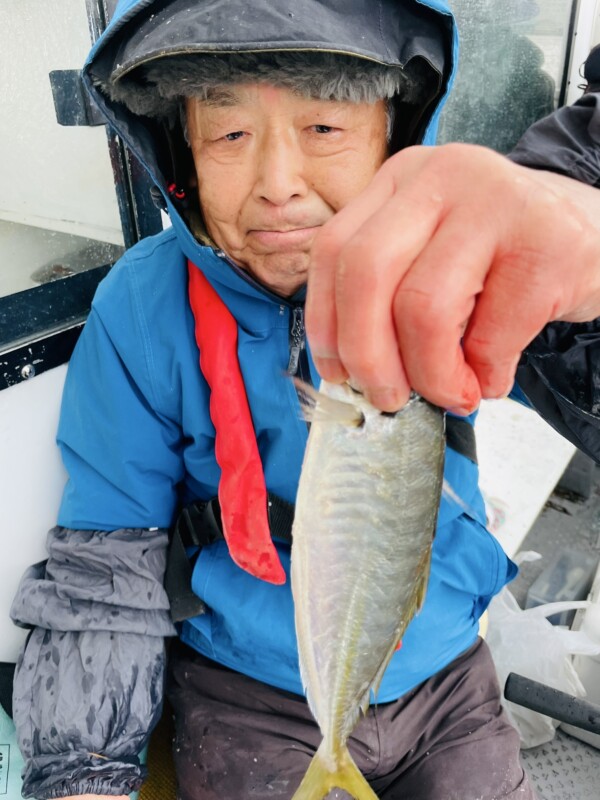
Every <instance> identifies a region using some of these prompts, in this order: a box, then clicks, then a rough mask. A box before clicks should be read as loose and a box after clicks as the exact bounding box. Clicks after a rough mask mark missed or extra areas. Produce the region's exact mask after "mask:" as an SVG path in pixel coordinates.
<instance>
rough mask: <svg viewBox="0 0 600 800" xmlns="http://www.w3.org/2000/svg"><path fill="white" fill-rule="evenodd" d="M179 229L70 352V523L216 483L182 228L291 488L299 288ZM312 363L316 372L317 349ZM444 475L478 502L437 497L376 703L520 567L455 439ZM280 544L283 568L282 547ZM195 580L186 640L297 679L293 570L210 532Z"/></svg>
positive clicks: (299, 440) (273, 472) (272, 676)
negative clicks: (230, 322) (278, 291)
mask: <svg viewBox="0 0 600 800" xmlns="http://www.w3.org/2000/svg"><path fill="white" fill-rule="evenodd" d="M177 228H178V224H177V223H176V225H175V227H174V229H172V230H169V231H166V232H165V233H163V234H160V235H159V236H156V237H153V238H151V239H147V240H145V241H143V242H141V243H140V244H138V245H137V246H136V247H135V248H133V249H132V250H131V251H129V253H128V254H126V256H125V257H124V258H123V259H122V260H121V262H120V263H119V264H118V265H117V266H116V267H115V268H114V269H113V270H112V271H111V273H110V275H109V276H108V277H107V278H106V279H105V280H104V282H103V283H102V285H101V287H100V289H99V290H98V293H97V295H96V298H95V300H94V304H93V309H92V314H91V315H90V318H89V320H88V323H87V326H86V329H85V332H84V335H83V336H82V338H81V340H80V343H79V345H78V347H77V349H76V352H75V354H74V356H73V359H72V361H71V365H70V369H69V376H68V379H67V383H66V388H65V394H64V400H63V409H62V416H61V423H60V428H59V434H58V441H59V444H60V446H61V449H62V453H63V458H64V461H65V464H66V467H67V470H68V472H69V476H70V477H69V482H68V485H67V488H66V491H65V495H64V499H63V503H62V507H61V510H60V514H59V524H60V525H62V526H64V527H67V528H76V529H101V530H113V529H118V528H123V527H129V528H150V527H156V526H158V527H166V526H168V525H169V524H170V523H171V521H172V520H173V516H174V514H175V513H176V510H177V508H178V506H179V505H180V504H181V503H186V502H189V501H192V500H194V499H205V500H206V499H210V498H211V497H214V496H215V495H216V494H217V490H218V480H219V467H218V465H217V463H216V460H215V454H214V428H213V424H212V422H211V419H210V416H209V410H208V401H209V389H208V387H207V384H206V382H205V380H204V378H203V376H202V374H201V372H200V369H199V365H198V360H199V353H198V349H197V346H196V343H195V340H194V324H193V317H192V313H191V310H190V307H189V302H188V298H187V265H186V259H185V255H184V253H183V252H182V249H181V238H183V239H184V241H185V244H184V247H185V250H186V253H187V255H188V256H189V257H191V258H192V257H193V261H194V263H195V264H196V265H197V268H199V269H201V270H202V271H203V273H204V274H205V275H206V277H207V278H208V279H209V281H210V282H211V284H212V286H213V287H214V288H215V289H216V290H217V292H218V293H219V295H220V296H221V298H222V299H223V300H224V302H225V303H226V305H227V307H228V308H229V310H230V311H231V312H232V313H233V315H234V316H235V318H236V320H237V321H238V330H239V346H238V357H239V362H240V367H241V371H242V374H243V377H244V381H245V386H246V390H247V394H248V400H249V405H250V409H251V414H252V420H253V423H254V428H255V431H256V437H257V441H258V445H259V451H260V456H261V460H262V463H263V468H264V473H265V479H266V484H267V489H268V490H269V491H271V492H273V493H275V494H277V495H278V496H280V497H282V498H283V499H285V500H288V501H289V502H294V499H295V495H296V489H297V484H298V479H299V475H300V468H301V464H302V457H303V452H304V447H305V443H306V438H307V428H306V424H305V423H304V422H303V420H302V418H301V413H300V407H299V402H298V398H297V395H296V390H295V388H294V385H293V383H292V382H291V381H290V379H289V377H287V376H286V374H285V370H286V367H287V364H288V361H289V357H290V353H289V330H290V322H291V321H290V317H291V309H292V306H293V305H294V303H293V301H291V302H286V301H283V300H281V298H278V297H276V296H275V295H270V294H269V293H268V292H265V291H264V290H263V289H261V288H260V287H259V286H254V285H252V283H251V282H250V281H249V280H248V278H247V277H246V276H245V275H243V274H242V273H240V272H239V271H238V270H237V269H236V268H234V267H232V266H231V265H230V263H229V262H228V261H227V259H226V258H225V257H224V256H223V255H218V254H217V253H215V251H214V250H212V249H211V248H209V247H202V246H200V245H198V244H197V243H195V242H193V241H191V240H189V241H188V240H187V237H186V235H185V230H177ZM311 372H312V378H313V381H314V382H315V383H317V382H318V376H317V374H316V372H315V370H314V366H313V365H312V364H311ZM106 387H110V390H111V391H110V394H108V395H107V391H106ZM92 420H93V424H90V423H91V421H92ZM231 435H232V436H235V431H232V432H231ZM446 479H447V480H448V482H449V483H450V485H451V486H452V487H454V490H455V491H456V492H457V493H458V494H459V496H460V497H461V498H462V499H463V500H464V502H465V504H466V505H467V507H468V508H469V509H471V510H472V511H471V514H472V515H468V514H467V513H465V512H463V510H462V509H461V508H460V507H459V506H458V505H456V504H455V503H453V502H452V501H448V500H446V499H445V498H444V499H443V501H442V505H441V508H440V514H439V522H438V530H437V534H436V539H435V543H434V548H433V563H432V569H431V579H430V584H429V590H428V593H427V599H426V602H425V605H424V608H423V610H422V611H421V613H420V614H419V615H418V617H417V618H416V619H415V620H414V621H413V623H411V625H410V627H409V629H408V631H407V634H406V636H405V638H404V643H403V647H402V649H401V650H400V651H399V652H398V653H397V654H396V655H395V656H394V658H393V660H392V663H391V665H390V667H389V668H388V670H387V672H386V675H385V677H384V680H383V682H382V685H381V689H380V692H379V695H378V699H379V701H380V702H386V701H389V700H392V699H396V698H397V697H399V696H400V695H402V694H404V693H405V692H406V691H408V690H409V689H411V688H412V687H413V686H415V685H416V684H418V683H420V682H421V681H423V680H425V679H426V678H428V677H429V676H430V675H432V674H434V673H435V672H437V671H438V670H439V669H441V668H442V667H444V666H445V665H446V664H447V663H448V662H449V661H451V660H452V659H453V658H455V657H456V656H458V655H459V654H460V653H461V652H462V651H463V650H465V649H466V648H467V647H469V646H470V645H471V644H472V643H473V641H474V639H475V637H476V636H477V630H478V619H479V616H480V614H481V613H482V611H483V610H484V609H485V607H486V606H487V604H488V602H489V600H490V599H491V597H492V596H493V595H494V594H495V593H496V592H497V591H498V590H499V589H500V588H501V587H502V586H504V584H505V583H506V581H507V580H509V579H510V578H511V577H512V576H513V575H514V567H513V566H512V564H511V563H510V562H509V561H508V559H507V558H506V556H505V555H504V553H503V552H502V550H501V548H500V546H499V544H498V543H497V542H496V540H495V539H494V537H493V536H492V535H491V534H490V533H488V531H487V530H486V528H485V511H484V507H483V502H482V500H481V495H480V494H479V491H478V489H477V467H476V465H475V464H473V463H472V462H471V461H469V460H468V459H467V458H465V457H464V456H461V455H459V454H457V453H456V452H454V451H452V450H450V449H448V450H447V456H446ZM278 547H279V551H280V556H281V560H282V562H283V564H284V565H285V567H286V570H287V569H288V568H289V547H288V546H287V545H285V544H279V545H278ZM193 588H194V591H195V592H196V593H197V594H199V595H200V597H202V599H203V600H204V601H205V602H206V604H207V606H208V608H209V611H208V613H207V614H205V615H202V616H199V617H196V618H194V619H192V620H190V621H188V622H186V623H184V625H183V630H182V632H181V635H182V638H183V639H184V640H185V641H186V642H187V643H188V644H190V645H192V646H193V647H195V648H196V649H198V650H199V651H200V652H202V653H203V654H204V655H206V656H208V657H209V658H212V659H215V660H217V661H219V662H221V663H223V664H225V665H227V666H229V667H231V668H233V669H236V670H238V671H240V672H244V673H246V674H247V675H250V676H251V677H253V678H257V679H258V680H262V681H265V682H267V683H270V684H272V685H274V686H278V687H280V688H283V689H287V690H289V691H294V692H297V693H302V684H301V682H300V676H299V673H298V664H297V653H296V641H295V634H294V621H293V609H292V598H291V592H290V585H289V581H288V582H287V583H286V584H285V585H284V586H273V585H271V584H267V583H265V582H262V581H260V580H258V579H256V578H253V577H252V576H250V575H249V574H247V573H246V572H244V571H243V570H241V569H240V568H239V567H237V566H236V565H235V564H234V563H233V561H232V560H231V559H230V557H229V555H228V552H227V548H226V546H225V544H224V543H217V544H215V545H212V546H211V547H207V548H204V549H203V550H202V552H201V554H200V558H199V560H198V561H197V563H196V566H195V569H194V575H193Z"/></svg>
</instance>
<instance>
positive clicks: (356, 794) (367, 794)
mask: <svg viewBox="0 0 600 800" xmlns="http://www.w3.org/2000/svg"><path fill="white" fill-rule="evenodd" d="M322 749H323V744H321V747H319V749H318V750H317V752H316V754H315V756H314V758H313V760H312V761H311V762H310V764H309V765H308V769H307V770H306V775H305V776H304V778H303V779H302V783H301V784H300V786H299V787H298V789H297V790H296V793H295V794H294V796H293V797H292V800H323V798H325V797H327V795H328V794H329V792H330V791H331V790H332V789H342V790H343V791H345V792H348V794H349V795H351V796H352V797H353V798H354V800H378V798H377V795H376V794H375V792H374V791H373V789H371V787H370V786H369V784H368V783H367V781H366V780H365V778H364V776H363V775H362V773H361V772H360V770H359V769H358V767H357V766H356V764H355V763H354V761H353V759H352V756H351V755H350V753H349V752H348V748H347V747H341V748H340V750H339V751H338V752H339V756H338V759H337V763H336V764H335V768H334V770H333V771H332V770H331V769H329V765H328V764H327V762H326V760H325V758H324V757H323V754H322V752H321V751H322Z"/></svg>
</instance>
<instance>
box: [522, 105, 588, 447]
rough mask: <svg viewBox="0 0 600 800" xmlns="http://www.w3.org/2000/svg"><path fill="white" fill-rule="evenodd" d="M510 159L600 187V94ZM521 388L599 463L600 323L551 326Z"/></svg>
mask: <svg viewBox="0 0 600 800" xmlns="http://www.w3.org/2000/svg"><path fill="white" fill-rule="evenodd" d="M510 158H511V159H512V160H513V161H515V162H516V163H518V164H522V165H524V166H528V167H533V168H534V169H546V170H551V171H553V172H558V173H560V174H562V175H566V176H568V177H571V178H575V179H576V180H578V181H581V182H582V183H586V184H588V185H589V186H596V187H600V94H598V93H590V94H586V95H584V96H583V97H582V98H581V99H580V100H578V101H577V102H576V103H574V104H573V105H571V106H567V107H565V108H561V109H559V110H558V111H556V112H555V113H554V114H551V115H550V116H549V117H546V118H545V119H543V120H541V121H540V122H538V123H537V124H535V125H533V126H532V127H531V128H530V129H529V130H528V131H527V133H526V134H525V135H524V136H523V138H522V139H521V141H520V142H519V144H518V145H517V147H516V148H515V149H514V151H513V152H512V153H511V155H510ZM573 269H577V265H576V264H574V265H573ZM517 383H518V385H519V387H520V388H521V389H522V391H523V392H524V393H525V395H526V396H527V398H528V399H529V401H530V403H531V405H532V406H533V407H534V408H535V409H536V410H537V411H538V412H539V413H540V414H541V416H542V417H544V419H546V420H547V421H548V422H549V423H550V424H551V425H552V426H553V427H554V428H556V430H557V431H559V433H561V434H562V435H563V436H565V437H566V438H567V439H569V440H570V441H571V442H573V444H575V445H577V447H578V448H579V449H580V450H582V451H583V452H585V453H587V454H588V455H590V456H591V457H592V458H594V459H595V460H596V461H600V321H599V320H594V321H593V322H585V323H569V322H554V323H552V324H550V325H547V326H546V328H545V329H544V330H543V331H542V333H541V334H540V335H539V336H538V337H536V339H534V341H533V342H531V344H530V345H529V347H527V348H526V350H525V352H524V353H523V357H522V358H521V362H520V364H519V368H518V370H517Z"/></svg>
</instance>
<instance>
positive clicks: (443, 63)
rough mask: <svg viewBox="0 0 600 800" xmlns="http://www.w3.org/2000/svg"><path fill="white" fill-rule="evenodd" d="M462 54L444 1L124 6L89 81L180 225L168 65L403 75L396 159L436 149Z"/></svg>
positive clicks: (177, 0)
mask: <svg viewBox="0 0 600 800" xmlns="http://www.w3.org/2000/svg"><path fill="white" fill-rule="evenodd" d="M456 50H457V42H456V32H455V28H454V21H453V18H452V16H451V14H450V11H449V9H448V7H447V4H446V2H444V0H277V2H273V0H252V2H248V0H121V2H119V4H118V6H117V9H116V11H115V14H114V16H113V19H112V20H111V22H110V24H109V26H108V27H107V29H106V31H105V32H104V33H103V35H102V36H101V37H100V38H99V40H98V41H97V42H96V45H95V46H94V48H93V49H92V51H91V53H90V56H89V58H88V60H87V62H86V64H85V66H84V69H83V76H84V81H85V83H86V85H87V88H88V90H89V91H90V92H91V94H92V96H93V98H94V101H95V102H96V104H97V105H98V106H99V108H100V109H101V111H102V112H103V114H104V115H105V116H106V118H107V120H108V122H109V124H110V125H111V126H112V127H113V128H114V129H115V130H116V131H117V132H118V133H119V135H120V136H121V138H122V139H123V140H124V141H125V142H126V144H127V145H128V146H129V148H130V149H131V150H132V151H133V152H134V153H135V154H136V156H137V157H138V158H139V160H140V161H141V163H142V164H143V165H144V167H145V168H146V169H147V171H148V172H149V173H150V176H151V178H152V180H153V182H154V183H155V184H156V185H157V186H158V187H159V189H160V190H161V192H162V194H163V196H164V197H165V201H166V204H167V207H168V210H169V213H170V214H171V216H173V214H177V213H178V211H177V209H176V208H174V207H173V205H172V203H171V198H170V197H169V194H168V191H167V187H168V186H169V185H171V184H172V183H173V182H175V183H177V182H178V175H177V171H178V170H179V171H180V172H181V170H182V160H183V161H185V155H184V156H183V159H182V158H181V157H180V156H179V153H180V152H182V149H185V148H182V142H181V137H180V136H179V133H178V130H177V123H176V121H175V120H174V118H173V113H172V108H170V107H169V102H170V99H169V98H163V99H164V106H165V117H164V119H163V120H162V121H158V120H157V119H156V108H160V103H156V102H154V101H153V98H152V92H153V77H152V76H153V74H155V73H156V72H157V70H158V71H160V63H159V62H160V61H161V60H163V59H171V58H172V59H173V70H171V71H172V72H173V74H175V75H177V63H179V64H181V63H183V64H185V63H186V62H187V63H189V58H190V57H191V56H193V55H194V54H203V55H211V54H213V55H218V54H225V53H229V54H231V53H243V52H255V53H256V52H266V51H268V52H277V51H287V52H289V51H311V52H315V53H316V54H318V57H321V58H327V54H332V53H334V54H341V55H347V56H358V57H360V58H362V59H364V63H365V69H366V70H368V69H369V68H370V67H377V65H384V66H388V67H395V68H398V69H399V70H401V71H403V72H404V73H405V74H406V81H405V82H404V84H403V85H404V86H405V87H406V91H404V92H402V94H400V95H398V96H397V97H395V98H394V105H395V106H396V114H395V119H396V120H397V122H396V124H395V126H394V131H393V134H392V142H391V149H392V151H396V150H398V149H400V148H402V147H404V146H406V145H409V144H416V143H419V142H423V143H432V142H433V139H434V136H435V129H436V127H437V118H438V114H439V111H440V109H441V105H442V102H443V99H444V97H445V96H446V94H447V92H448V89H449V86H450V83H451V78H452V74H453V72H454V66H455V61H456ZM182 94H183V92H182ZM132 95H135V98H134V101H133V102H131V101H130V98H131V97H132ZM157 95H158V92H157ZM136 102H137V103H138V105H137V106H136V105H135V103H136ZM132 106H133V108H135V110H136V111H137V112H138V113H133V111H132ZM169 117H170V118H169ZM188 166H189V165H187V164H185V163H184V164H183V169H184V170H186V169H188Z"/></svg>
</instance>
